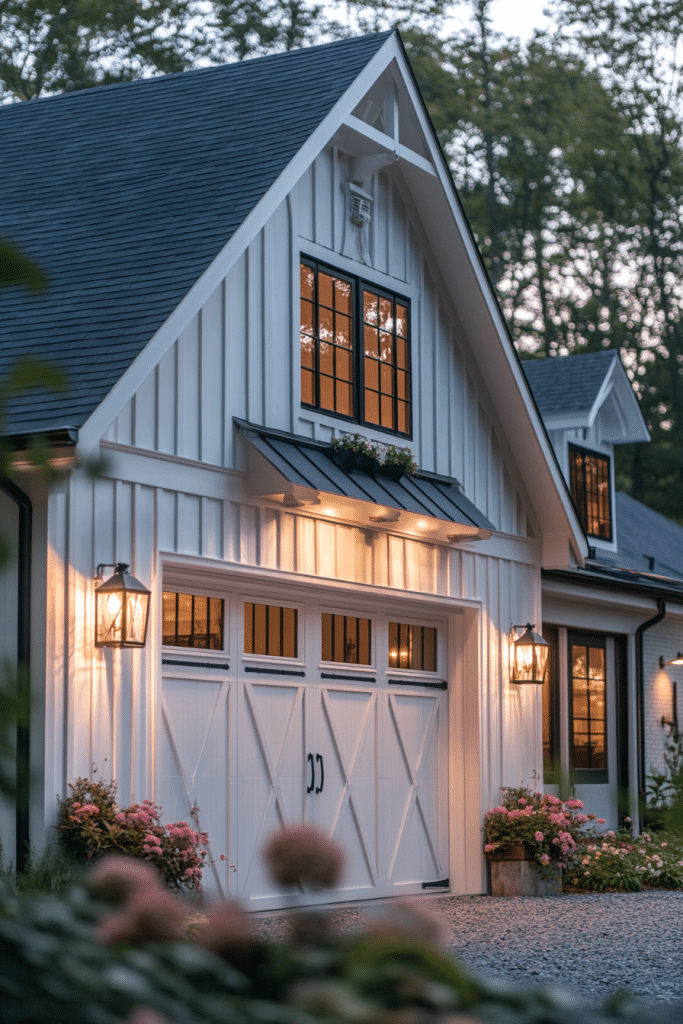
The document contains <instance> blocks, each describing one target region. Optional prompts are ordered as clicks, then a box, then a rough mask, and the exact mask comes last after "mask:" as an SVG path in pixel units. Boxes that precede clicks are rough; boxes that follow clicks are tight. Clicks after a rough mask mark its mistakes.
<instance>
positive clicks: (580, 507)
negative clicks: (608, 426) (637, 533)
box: [568, 443, 614, 543]
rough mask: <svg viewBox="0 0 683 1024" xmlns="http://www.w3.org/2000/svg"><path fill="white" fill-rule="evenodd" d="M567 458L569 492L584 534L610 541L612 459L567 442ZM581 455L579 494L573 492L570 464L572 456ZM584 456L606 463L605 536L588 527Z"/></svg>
mask: <svg viewBox="0 0 683 1024" xmlns="http://www.w3.org/2000/svg"><path fill="white" fill-rule="evenodd" d="M568 448H569V451H568V459H569V492H570V494H571V498H572V501H573V502H574V507H575V509H576V511H577V513H578V516H579V520H580V522H581V525H582V527H583V529H584V532H585V534H586V536H588V537H593V538H595V539H596V540H603V541H606V542H608V543H609V542H611V541H612V540H613V537H614V509H613V502H612V459H611V457H610V456H609V455H606V454H605V453H604V452H596V451H595V450H593V449H591V448H584V447H582V446H581V445H578V444H571V443H570V444H569V446H568ZM573 455H580V456H581V494H580V495H579V494H577V493H575V488H574V484H573V482H574V471H573V466H572V456H573ZM586 457H589V458H594V459H597V460H599V461H602V462H605V463H606V464H607V515H608V525H609V533H608V535H607V536H603V535H602V534H600V533H591V531H590V530H589V529H588V500H587V498H588V494H587V489H586Z"/></svg>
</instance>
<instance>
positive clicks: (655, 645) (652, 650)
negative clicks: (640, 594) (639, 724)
mask: <svg viewBox="0 0 683 1024" xmlns="http://www.w3.org/2000/svg"><path fill="white" fill-rule="evenodd" d="M680 650H683V623H681V622H680V621H678V620H675V619H671V618H665V619H663V620H662V622H660V623H658V624H657V625H656V626H653V627H652V628H651V629H648V630H647V631H646V632H645V633H644V634H643V669H644V672H643V685H644V691H645V771H646V773H647V772H649V770H650V768H652V767H654V768H655V769H656V770H657V771H662V770H663V768H664V757H663V754H664V738H665V736H666V733H667V730H666V729H663V728H662V724H661V720H662V716H664V717H665V718H671V717H672V712H673V687H672V683H673V682H674V681H676V682H677V683H678V713H679V715H683V665H670V666H668V667H667V668H665V669H661V668H660V667H659V656H660V655H663V656H664V660H665V661H669V660H670V659H671V658H675V656H676V654H677V653H678V651H680ZM682 724H683V723H682Z"/></svg>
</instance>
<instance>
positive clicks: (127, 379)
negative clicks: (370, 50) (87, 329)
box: [78, 36, 400, 455]
mask: <svg viewBox="0 0 683 1024" xmlns="http://www.w3.org/2000/svg"><path fill="white" fill-rule="evenodd" d="M399 54H400V47H399V44H398V40H397V39H396V37H395V36H392V37H390V38H389V39H387V41H386V43H384V45H383V46H382V47H381V48H380V49H379V50H378V51H377V53H376V54H375V56H374V57H373V58H372V59H371V60H370V61H369V62H368V64H367V65H366V66H365V68H364V69H363V70H362V71H361V73H360V74H359V76H358V77H357V78H356V80H355V81H354V82H353V84H352V85H351V86H350V87H349V88H348V89H347V91H346V92H345V93H344V95H343V96H342V97H341V98H340V99H339V100H338V101H337V103H336V104H335V106H334V107H333V108H332V110H331V111H330V112H329V114H328V115H327V117H326V118H325V119H324V120H323V121H321V123H320V124H319V125H318V127H317V128H316V129H315V131H314V132H313V133H312V134H311V135H310V136H309V138H308V139H307V140H306V142H305V143H304V145H303V146H302V147H301V149H300V150H299V152H298V153H297V154H296V156H294V157H293V159H292V160H291V161H290V163H289V164H288V165H287V167H286V168H285V169H284V171H283V172H282V173H281V174H280V177H279V178H278V179H277V180H276V181H275V183H274V184H273V185H272V186H271V188H270V189H269V190H268V192H266V194H265V195H264V196H263V198H262V199H261V201H260V202H259V203H258V204H257V205H256V206H255V207H254V209H253V210H252V211H251V213H250V214H249V215H248V216H247V217H246V218H245V220H244V221H243V222H242V223H241V224H240V226H239V228H238V229H237V231H235V233H234V235H233V236H232V238H231V239H230V241H229V242H227V243H226V245H225V246H224V247H223V249H222V250H221V251H220V252H219V254H218V255H217V256H216V258H215V259H214V261H213V262H212V263H211V265H210V266H209V267H207V269H206V270H205V271H204V273H203V274H202V276H201V277H200V278H199V280H198V281H197V282H196V284H195V285H193V287H192V288H191V289H190V291H189V292H188V293H187V295H186V296H185V298H184V299H182V300H181V302H180V303H179V304H178V306H176V308H175V309H174V310H173V312H172V313H171V315H170V316H169V318H168V319H167V320H166V321H165V322H164V323H163V324H162V325H161V327H160V328H159V330H158V331H157V332H156V334H155V335H154V336H153V337H152V338H151V339H150V341H149V342H148V343H147V345H145V347H144V348H143V350H142V351H141V352H140V354H139V355H138V356H137V357H136V359H135V360H134V361H133V362H132V363H131V365H130V366H129V367H128V369H127V370H126V372H125V373H124V374H123V375H122V376H121V377H120V378H119V380H118V381H117V382H116V384H115V385H114V387H113V388H112V389H111V391H110V392H109V394H108V395H107V396H106V398H104V399H103V401H102V402H101V403H100V404H99V406H98V407H97V409H95V411H94V412H93V413H92V415H91V416H90V417H89V418H88V420H87V421H86V422H85V423H84V424H83V426H82V427H81V429H80V431H79V439H78V450H79V453H80V454H82V455H87V454H89V453H90V452H92V451H93V449H95V448H96V446H97V445H98V444H99V442H100V438H101V437H102V435H103V434H104V433H105V431H106V430H107V429H108V428H109V426H110V425H111V423H112V422H113V421H114V420H115V419H116V417H117V416H118V414H119V413H120V412H121V410H122V409H123V408H124V407H125V405H126V404H127V403H128V402H129V401H130V400H131V398H132V397H133V395H134V394H135V393H136V391H137V390H138V388H139V387H140V385H141V384H142V383H143V381H145V380H146V378H147V377H148V375H149V374H150V373H151V372H152V370H153V369H154V368H155V366H156V365H157V363H158V362H159V361H160V360H161V359H162V358H163V356H164V355H165V354H166V352H167V351H168V350H169V348H171V346H172V345H173V344H174V342H175V341H176V340H177V339H178V336H179V335H180V334H182V332H183V331H184V330H185V328H186V327H187V326H188V324H189V323H190V322H191V321H192V318H193V317H194V316H196V314H197V313H198V312H199V310H200V309H201V308H202V306H203V305H204V303H205V302H206V301H207V299H208V298H209V297H210V296H211V295H212V294H213V292H214V291H215V289H216V288H217V287H218V286H219V284H220V283H221V281H222V280H223V278H225V277H226V276H227V274H228V273H229V271H230V269H231V268H232V267H233V266H234V264H235V263H236V262H237V260H238V259H239V257H240V256H241V255H242V253H243V252H244V250H245V249H246V248H247V247H248V245H249V244H250V243H251V242H252V241H253V239H254V238H255V237H256V235H257V234H258V233H259V231H260V230H261V229H262V228H263V226H264V225H265V223H266V222H267V221H268V219H269V218H270V217H271V216H272V214H273V213H274V212H275V210H276V209H277V208H278V206H279V205H280V204H281V203H282V202H284V200H285V199H286V197H287V195H288V194H289V193H290V192H291V190H292V189H293V188H294V186H295V185H296V183H297V181H298V180H299V178H300V177H301V175H302V174H303V173H304V172H305V170H306V169H307V167H308V166H309V165H310V164H311V163H313V161H314V160H315V158H316V157H317V156H318V154H319V153H320V151H321V150H322V149H323V148H324V147H325V146H326V145H327V143H328V141H329V140H330V138H331V137H332V136H333V135H334V133H335V131H336V130H337V128H338V127H339V125H340V124H341V123H342V122H343V120H344V118H345V117H347V116H348V115H349V114H350V113H351V111H352V110H354V109H355V107H356V106H357V105H358V103H360V101H361V100H362V98H363V96H364V95H365V94H366V93H367V92H368V91H369V89H370V88H371V87H372V85H373V84H374V82H376V80H377V79H378V78H379V76H380V75H381V74H382V72H383V71H384V70H385V69H386V67H387V66H388V65H389V64H390V63H391V61H392V60H394V59H395V58H396V57H397V56H399Z"/></svg>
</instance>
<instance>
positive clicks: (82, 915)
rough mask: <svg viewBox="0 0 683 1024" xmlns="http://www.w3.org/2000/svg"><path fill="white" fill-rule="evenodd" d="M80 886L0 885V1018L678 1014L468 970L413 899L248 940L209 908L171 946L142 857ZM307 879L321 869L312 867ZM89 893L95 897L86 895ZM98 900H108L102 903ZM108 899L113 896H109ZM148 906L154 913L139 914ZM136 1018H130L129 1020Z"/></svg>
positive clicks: (335, 1019)
mask: <svg viewBox="0 0 683 1024" xmlns="http://www.w3.org/2000/svg"><path fill="white" fill-rule="evenodd" d="M85 877H86V879H88V878H90V883H89V887H90V892H89V891H88V890H86V889H85V888H83V887H82V886H80V885H75V886H72V887H71V888H70V889H69V890H68V891H67V892H66V893H62V894H51V895H30V896H26V895H23V896H22V895H17V894H13V893H10V892H8V891H7V890H3V889H2V888H1V887H0V945H1V946H2V949H3V957H2V959H1V960H0V1020H1V1021H3V1022H5V1021H6V1022H8V1024H9V1022H10V1021H11V1022H12V1024H120V1022H121V1021H123V1020H126V1021H128V1022H129V1024H133V1021H137V1024H143V1022H147V1024H152V1022H154V1024H159V1022H160V1021H161V1022H162V1024H163V1021H164V1020H168V1021H170V1022H172V1024H455V1022H456V1021H462V1022H463V1024H465V1022H474V1021H479V1022H490V1024H494V1022H497V1024H608V1022H614V1021H632V1022H635V1021H637V1022H638V1024H655V1022H656V1024H675V1022H677V1021H679V1020H680V1009H671V1010H670V1009H669V1008H667V1007H662V1006H657V1007H656V1008H655V1007H653V1009H652V1011H649V1010H648V1009H647V1007H645V1006H643V1005H642V1004H640V1003H639V1002H637V1001H635V1000H633V999H631V998H630V997H623V998H615V997H613V998H612V999H611V1000H610V1002H609V1004H606V1005H605V1006H604V1007H603V1009H602V1010H597V1009H596V1010H592V1009H588V1008H586V1007H585V1006H582V1005H581V1003H580V1002H579V1000H578V999H577V998H575V997H573V996H571V994H569V993H567V992H565V991H562V990H558V989H555V988H550V987H548V988H535V989H533V988H520V987H518V986H516V985H514V986H513V985H508V984H507V983H504V982H501V981H499V980H492V981H488V980H486V979H484V978H480V977H478V976H476V975H474V974H472V973H471V972H470V971H469V970H468V969H467V968H465V967H463V966H462V965H460V964H459V963H458V962H457V961H455V960H454V959H453V958H452V957H450V956H449V955H448V954H446V953H445V952H443V951H442V950H441V949H439V948H438V946H437V945H436V943H435V942H434V941H432V939H431V938H430V935H431V934H432V931H433V927H434V925H433V922H431V921H430V920H429V918H428V917H425V913H424V911H422V910H420V909H419V902H418V905H417V906H416V905H415V903H413V902H411V901H410V900H409V899H404V900H402V901H397V903H396V904H394V907H393V909H392V908H391V907H390V908H389V911H388V916H387V917H386V918H385V920H384V921H383V922H377V923H375V924H373V925H372V926H371V927H370V928H368V930H367V931H366V932H364V933H361V934H356V935H341V934H338V933H335V932H334V931H332V929H331V927H330V925H329V921H328V918H327V917H326V916H325V914H324V913H311V912H308V913H305V914H303V913H299V914H298V915H296V916H293V918H292V921H293V924H294V926H295V927H294V928H293V932H295V934H296V937H295V939H293V940H292V941H288V942H272V941H263V940H257V939H255V938H254V937H253V935H252V934H251V927H250V922H249V919H248V916H247V915H245V914H244V912H243V911H241V910H240V908H239V907H237V906H236V905H233V904H222V905H216V906H214V907H209V908H207V909H206V911H205V918H204V922H203V923H201V922H200V923H199V925H198V926H197V927H193V935H194V941H180V940H179V936H178V922H179V920H181V919H182V917H183V916H184V915H185V909H183V905H182V904H181V903H180V901H179V900H178V899H177V897H175V896H174V895H172V894H171V893H170V892H169V891H168V890H164V889H162V888H161V886H160V883H159V882H158V881H155V875H154V874H153V873H152V872H151V871H150V869H149V868H148V867H147V866H146V865H145V864H143V863H142V862H136V861H131V860H125V859H124V858H113V859H110V860H109V861H107V859H104V860H102V861H101V862H100V863H99V864H98V865H95V866H94V867H92V868H88V870H87V872H86V875H85ZM316 877H318V878H320V877H321V873H320V871H318V872H316ZM96 897H97V898H96ZM105 897H107V898H108V900H109V902H103V900H104V898H105ZM112 901H113V902H112ZM152 910H153V913H152V912H151V911H152ZM134 1014H135V1016H133V1015H134Z"/></svg>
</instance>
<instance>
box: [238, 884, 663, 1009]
mask: <svg viewBox="0 0 683 1024" xmlns="http://www.w3.org/2000/svg"><path fill="white" fill-rule="evenodd" d="M425 904H426V905H427V906H428V907H429V909H430V910H431V911H432V912H433V913H434V914H436V915H437V916H438V917H439V918H440V919H441V923H442V928H443V932H444V937H445V946H446V948H447V949H448V950H450V952H451V953H453V955H454V956H456V957H458V958H459V959H460V960H461V961H463V962H464V963H466V964H467V965H468V966H469V967H471V968H472V969H474V970H476V971H479V972H481V973H485V974H488V975H490V976H493V977H498V978H503V979H505V980H507V981H511V982H515V983H519V984H523V985H541V984H552V985H562V986H563V987H565V988H569V989H572V990H573V991H574V992H576V993H578V994H579V995H582V996H583V998H584V1000H585V1002H586V1003H587V1004H593V1005H594V1004H596V1003H599V1002H602V1000H603V999H605V997H607V996H608V995H610V994H611V993H613V992H616V991H617V990H619V989H628V990H629V991H630V992H631V993H633V994H634V995H636V996H640V997H641V998H642V999H644V1000H646V1001H647V1002H651V1003H652V1002H658V1003H682V1004H683V892H672V891H654V892H641V893H607V894H589V895H582V896H578V895H577V896H569V895H560V896H548V897H529V896H514V897H500V898H493V897H490V896H431V897H428V898H427V899H426V900H425ZM381 912H382V901H377V904H373V905H371V906H368V905H365V906H360V905H358V904H353V905H352V906H340V905H337V906H336V907H334V908H332V909H331V910H330V913H331V914H332V916H333V919H334V921H335V924H336V926H337V927H339V928H341V929H343V930H345V931H353V930H355V929H357V928H359V927H361V926H362V923H363V920H364V919H366V918H367V916H368V914H372V915H373V916H374V915H375V914H381ZM255 921H256V925H257V929H258V931H259V933H260V934H262V935H264V936H265V935H270V936H272V937H273V938H280V937H283V936H284V935H285V934H286V920H285V919H284V917H283V915H282V914H281V913H273V914H261V915H258V916H257V917H256V919H255ZM682 1012H683V1011H682Z"/></svg>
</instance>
